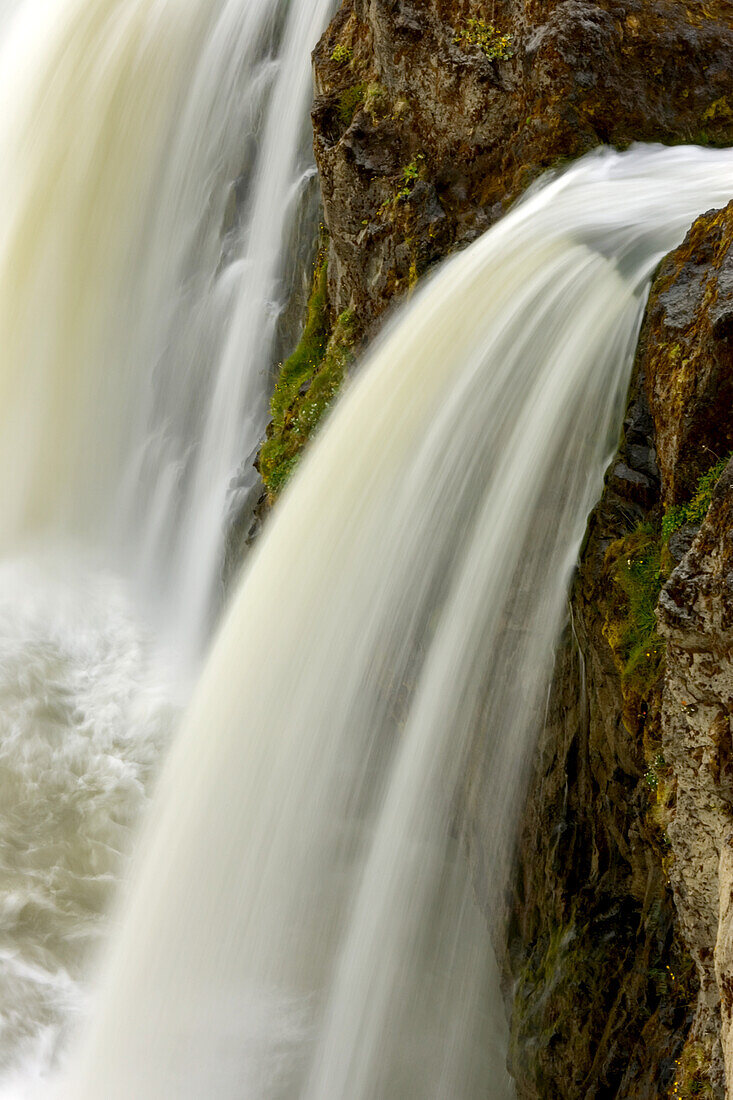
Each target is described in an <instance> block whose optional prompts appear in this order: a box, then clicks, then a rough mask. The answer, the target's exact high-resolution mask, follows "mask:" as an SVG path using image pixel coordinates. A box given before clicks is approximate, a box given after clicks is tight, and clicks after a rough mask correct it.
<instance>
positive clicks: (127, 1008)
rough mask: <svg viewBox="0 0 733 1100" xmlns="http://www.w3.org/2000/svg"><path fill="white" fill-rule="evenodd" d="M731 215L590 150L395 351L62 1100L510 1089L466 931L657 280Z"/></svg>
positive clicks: (356, 396)
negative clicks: (699, 230) (707, 229)
mask: <svg viewBox="0 0 733 1100" xmlns="http://www.w3.org/2000/svg"><path fill="white" fill-rule="evenodd" d="M732 190H733V153H731V152H720V151H718V152H714V151H705V150H700V149H684V148H677V149H662V148H657V149H644V148H636V149H633V150H631V151H629V152H627V153H624V154H620V155H619V154H615V153H610V152H606V153H603V154H597V155H593V156H591V157H589V158H586V159H585V160H584V161H582V162H580V163H579V164H577V165H575V166H574V167H573V168H571V169H570V170H569V171H568V172H567V173H565V174H564V175H563V176H562V177H560V178H556V179H554V180H552V181H550V182H549V183H547V184H546V185H545V186H543V187H542V188H541V189H540V190H538V191H536V192H535V193H534V194H533V195H532V196H530V197H529V198H528V199H527V200H526V201H524V202H523V203H522V204H521V205H520V206H519V207H517V208H516V209H515V210H514V211H513V212H512V213H511V214H509V215H508V216H507V217H506V218H505V219H504V220H503V221H502V222H501V223H500V224H499V225H498V226H496V227H495V228H494V229H493V230H492V231H491V232H490V233H488V234H486V235H485V236H484V237H483V238H482V239H481V240H479V241H478V242H476V243H475V244H474V245H473V246H472V247H471V248H470V249H468V250H467V251H466V252H465V253H463V254H462V255H460V256H459V257H457V258H455V259H454V260H453V261H451V262H450V263H449V264H448V265H447V266H445V267H444V268H443V269H442V270H441V272H440V273H439V274H438V275H437V277H435V278H434V279H433V280H432V281H431V282H430V284H429V285H428V287H427V288H426V289H425V290H423V291H422V292H421V293H420V294H419V295H418V296H417V297H416V298H415V300H414V301H413V302H412V303H411V304H410V305H409V307H407V309H406V310H405V312H404V313H403V315H402V317H401V318H399V319H398V320H397V321H396V323H395V324H393V326H392V328H391V330H390V331H389V333H388V334H387V335H386V337H385V338H384V339H383V340H382V342H381V345H380V347H379V348H378V350H376V351H375V352H374V354H373V356H372V359H371V362H370V364H369V365H368V366H367V367H366V368H365V369H364V371H363V373H362V374H361V376H360V377H359V378H358V379H357V381H356V383H355V384H354V385H353V386H352V388H351V390H350V392H348V393H347V394H346V395H345V397H344V400H343V401H342V402H341V404H340V407H339V408H338V409H337V410H336V412H335V413H334V415H333V417H332V418H331V420H330V422H329V423H328V424H327V426H326V428H325V430H324V431H323V434H322V436H321V437H320V439H319V440H318V441H317V443H316V445H315V446H314V448H313V449H312V451H311V453H310V455H309V456H308V458H307V459H306V461H305V462H304V463H303V465H302V468H301V469H300V471H299V472H298V474H297V475H296V477H295V479H294V483H293V485H292V486H291V488H290V490H289V491H288V492H287V494H286V497H285V499H284V500H283V501H282V503H281V504H280V505H279V507H278V509H277V512H276V513H275V515H274V516H273V519H272V522H271V525H270V528H269V530H268V531H267V533H266V535H265V537H264V538H263V540H262V542H261V544H260V546H259V548H258V550H257V552H256V554H255V556H254V559H253V560H252V562H251V564H250V567H249V569H248V572H247V575H246V577H245V578H244V581H243V583H242V585H241V587H240V589H239V591H238V593H237V594H236V596H235V598H234V600H233V604H232V607H231V609H230V611H229V613H228V616H227V618H226V620H225V623H224V625H223V627H222V629H221V632H220V634H219V636H218V639H217V641H216V643H215V646H214V649H213V652H212V655H211V657H210V660H209V663H208V666H207V668H206V670H205V672H204V674H203V677H202V680H201V682H200V684H199V687H198V691H197V693H196V696H195V699H194V702H193V704H192V707H191V709H190V712H189V714H188V718H187V721H186V722H185V724H184V728H183V731H182V733H181V735H180V736H179V738H178V740H177V742H176V744H175V746H174V748H173V752H172V754H171V757H170V758H169V761H168V766H167V770H166V771H165V773H164V776H163V780H162V783H161V786H160V789H159V792H158V801H157V805H156V812H155V813H154V814H153V815H152V816H151V822H150V826H149V829H148V832H147V834H146V836H145V843H143V844H142V845H141V852H140V856H141V863H140V866H139V867H138V870H137V875H136V877H135V880H134V883H133V888H132V892H131V896H130V898H129V904H128V907H127V910H126V912H125V914H124V920H123V922H122V926H121V928H120V930H119V935H118V936H117V938H116V940H115V942H114V944H113V948H112V951H111V955H110V959H109V962H108V966H107V971H106V976H105V979H104V982H103V984H102V994H101V997H100V1001H99V1004H98V1006H97V1011H96V1012H95V1013H94V1017H93V1021H92V1024H91V1027H90V1031H89V1034H88V1036H87V1039H86V1042H85V1043H84V1044H83V1046H82V1049H81V1051H80V1053H79V1055H78V1058H77V1060H76V1062H75V1064H74V1066H73V1068H72V1070H71V1071H70V1073H69V1075H68V1079H67V1083H66V1086H65V1087H66V1092H65V1093H64V1095H68V1096H69V1097H73V1098H74V1100H99V1097H102V1096H103V1097H105V1100H123V1098H124V1100H127V1098H129V1097H135V1098H136V1100H159V1098H160V1097H168V1096H171V1097H172V1096H175V1097H176V1098H178V1100H200V1098H202V1097H206V1098H207V1100H234V1098H235V1097H236V1098H237V1100H241V1098H243V1097H246V1098H252V1100H268V1098H273V1100H274V1098H291V1097H301V1098H307V1100H344V1097H349V1100H384V1098H387V1097H389V1098H392V1097H415V1098H420V1100H428V1098H430V1097H435V1098H447V1097H450V1098H451V1100H454V1098H466V1100H468V1098H474V1097H479V1096H481V1097H485V1096H490V1097H492V1098H493V1100H498V1098H500V1097H502V1096H505V1095H508V1094H509V1086H508V1084H507V1082H506V1079H505V1077H504V1074H503V1071H502V1059H503V1051H502V1041H503V1038H502V1034H501V1023H500V1020H501V999H500V997H499V993H498V989H497V981H496V975H495V974H494V973H492V964H491V952H490V949H489V937H488V927H489V925H490V924H491V922H492V921H495V920H497V919H498V914H499V912H500V909H501V897H502V891H503V887H504V884H505V881H506V872H507V867H508V862H509V859H510V856H511V849H512V837H513V832H514V828H515V823H516V818H517V811H518V807H519V806H520V804H521V796H522V790H523V778H524V775H525V770H526V767H527V761H528V758H529V756H530V754H531V749H532V741H533V736H534V734H535V732H536V729H537V726H538V722H539V716H538V708H540V707H541V700H542V694H543V690H544V688H545V687H546V682H547V677H548V673H549V670H550V665H551V659H552V649H553V643H554V641H555V639H556V637H557V634H558V631H559V629H560V626H561V623H562V619H563V605H564V601H565V593H566V586H567V583H568V578H569V575H570V572H571V570H572V568H573V562H574V560H575V557H576V554H577V550H578V545H579V542H580V539H581V537H582V533H583V528H584V524H585V517H586V515H587V513H588V510H589V508H590V507H591V505H592V503H593V501H594V499H595V498H596V497H597V495H598V493H599V490H600V485H601V478H602V473H603V469H604V465H605V463H606V462H607V461H608V458H609V456H610V454H611V453H612V451H613V448H614V444H615V439H616V432H617V430H618V424H619V420H620V414H621V409H622V402H623V396H624V391H625V384H626V381H627V378H628V371H629V365H630V361H631V357H632V351H633V346H634V343H635V337H636V334H637V331H638V326H639V322H640V317H641V311H642V309H643V300H644V293H645V289H646V287H647V284H648V280H649V278H650V274H651V272H652V270H653V268H654V266H655V264H656V263H657V261H658V260H659V258H660V257H661V255H662V254H664V253H665V252H666V251H668V250H669V249H670V248H672V247H673V246H674V245H675V244H676V243H678V241H679V240H680V239H681V237H682V235H683V233H684V230H685V228H686V226H687V225H689V223H690V222H691V220H692V219H693V218H694V216H695V215H696V214H698V213H699V212H700V211H702V210H704V209H705V208H706V207H709V206H711V205H716V204H721V203H724V202H726V201H727V200H728V199H729V197H730V194H731V191H732ZM478 826H480V840H478V841H477V839H476V837H475V835H474V833H475V831H476V829H477V827H478ZM466 849H468V850H469V852H470V854H471V858H470V859H466V858H465V852H466ZM479 857H480V858H479Z"/></svg>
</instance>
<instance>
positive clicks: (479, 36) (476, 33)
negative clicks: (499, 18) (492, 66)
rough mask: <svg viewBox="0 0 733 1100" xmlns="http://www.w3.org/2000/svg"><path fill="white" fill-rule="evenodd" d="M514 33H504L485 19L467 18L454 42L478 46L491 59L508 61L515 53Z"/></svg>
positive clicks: (460, 44)
mask: <svg viewBox="0 0 733 1100" xmlns="http://www.w3.org/2000/svg"><path fill="white" fill-rule="evenodd" d="M512 41H513V39H512V35H511V34H502V33H501V31H499V30H497V29H496V27H495V26H494V24H493V23H487V22H486V21H485V20H484V19H467V20H466V21H465V23H464V24H463V25H462V26H461V28H460V29H459V31H458V33H457V35H456V37H455V38H454V42H455V43H456V44H457V45H459V46H463V47H464V48H465V47H466V46H467V45H468V46H478V48H479V49H480V50H481V51H482V52H483V53H484V54H485V55H486V57H488V59H489V61H507V60H508V59H509V58H510V57H512V56H513V54H514V49H513V46H512Z"/></svg>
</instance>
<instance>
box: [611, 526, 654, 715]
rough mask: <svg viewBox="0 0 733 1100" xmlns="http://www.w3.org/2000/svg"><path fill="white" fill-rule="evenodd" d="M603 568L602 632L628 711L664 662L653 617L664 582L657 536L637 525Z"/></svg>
mask: <svg viewBox="0 0 733 1100" xmlns="http://www.w3.org/2000/svg"><path fill="white" fill-rule="evenodd" d="M605 568H606V570H607V573H608V574H609V575H610V580H611V582H612V586H613V591H612V594H611V600H610V601H609V605H608V607H607V608H606V617H605V624H604V628H603V633H604V635H605V637H606V639H607V641H608V643H609V645H610V646H611V649H612V650H613V652H614V656H615V657H616V660H617V664H618V666H619V671H620V674H621V687H622V690H623V691H624V696H625V699H626V701H627V702H628V703H629V705H630V706H631V707H632V708H633V707H634V706H635V705H638V704H639V702H640V701H641V700H643V699H645V697H646V696H647V695H648V693H649V691H650V689H651V688H652V687H653V686H654V684H655V683H656V682H657V680H658V679H659V676H660V673H661V669H662V663H663V660H664V642H663V640H662V638H661V637H660V636H659V634H658V632H657V620H656V616H655V608H656V606H657V600H658V599H659V593H660V591H661V588H662V584H663V582H664V576H663V572H662V562H661V541H660V538H659V534H658V533H657V532H656V531H655V530H654V528H653V527H652V526H651V524H648V523H643V524H639V526H638V527H636V528H635V529H634V530H633V531H632V532H631V533H630V534H628V535H626V536H625V537H624V538H622V539H618V540H617V541H616V542H614V543H612V544H611V546H610V547H609V548H608V550H607V552H606V560H605ZM625 717H626V718H627V720H628V719H629V718H631V717H632V715H630V714H627V715H625ZM627 724H629V722H628V721H627Z"/></svg>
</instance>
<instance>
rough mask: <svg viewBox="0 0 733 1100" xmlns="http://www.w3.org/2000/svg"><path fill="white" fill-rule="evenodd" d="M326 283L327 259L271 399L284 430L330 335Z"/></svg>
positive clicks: (278, 425)
mask: <svg viewBox="0 0 733 1100" xmlns="http://www.w3.org/2000/svg"><path fill="white" fill-rule="evenodd" d="M327 283H328V261H327V260H326V259H325V258H324V259H322V261H321V262H320V264H319V265H318V267H317V268H316V272H315V277H314V280H313V290H312V291H311V296H310V298H309V300H308V312H307V316H306V322H305V328H304V329H303V335H302V336H301V338H300V341H299V343H298V346H297V347H296V349H295V351H294V352H293V354H292V355H291V356H290V357H289V358H288V359H286V360H285V362H284V363H283V364H282V366H281V367H280V373H279V375H278V379H277V383H276V385H275V389H274V391H273V394H272V398H271V400H270V414H271V416H272V422H273V425H274V426H275V428H276V429H278V430H280V429H282V427H283V425H284V421H285V416H286V413H287V411H288V409H289V408H290V407H291V405H292V404H293V401H294V400H295V398H296V396H297V394H298V390H299V389H300V387H301V386H302V385H303V384H304V383H306V382H307V381H309V380H310V379H311V378H312V377H313V374H314V372H315V371H316V369H317V368H318V365H319V363H320V362H321V359H322V358H323V354H324V352H325V350H326V344H327V343H328V337H329V335H330V331H329V328H330V326H329V323H328V310H327V298H326V296H327Z"/></svg>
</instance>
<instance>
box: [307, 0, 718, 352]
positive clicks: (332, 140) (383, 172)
mask: <svg viewBox="0 0 733 1100" xmlns="http://www.w3.org/2000/svg"><path fill="white" fill-rule="evenodd" d="M470 19H478V20H483V21H484V25H485V26H486V25H488V24H489V23H493V24H494V25H495V27H496V31H497V34H501V35H506V36H508V39H507V43H508V45H507V46H506V48H504V49H498V50H497V51H495V52H496V55H495V56H493V57H490V56H487V54H486V53H485V52H483V51H482V49H481V48H480V47H479V46H478V45H476V44H472V43H470V42H467V41H466V40H465V38H462V37H461V36H462V32H463V31H464V30H465V27H466V26H467V24H468V20H470ZM314 62H315V74H316V87H317V99H316V103H315V106H314V112H313V123H314V133H315V152H316V158H317V162H318V168H319V172H320V177H321V184H322V191H323V202H324V211H325V220H326V223H327V225H328V228H329V231H330V234H331V240H332V254H331V256H330V259H329V265H330V266H329V271H330V273H331V274H330V294H331V306H332V310H333V312H334V314H337V313H339V312H340V311H342V310H343V309H346V308H350V309H353V310H355V312H356V314H357V315H358V318H359V320H360V323H361V325H362V328H364V329H370V328H372V327H373V326H374V323H375V321H376V319H377V318H378V317H379V316H380V315H381V314H382V313H383V311H384V310H385V309H386V308H387V306H388V305H389V302H390V301H391V300H392V298H394V297H395V296H399V295H400V294H403V293H405V292H406V291H407V290H408V289H409V288H410V286H411V285H413V283H414V280H415V278H417V277H419V276H420V275H421V274H422V273H423V272H424V271H425V270H427V269H428V268H429V266H430V265H431V264H432V263H434V262H435V261H436V260H437V259H439V258H440V257H442V256H443V255H445V254H446V252H448V251H451V250H453V249H456V248H460V247H463V246H464V245H465V244H467V243H468V242H469V241H470V240H472V239H474V238H475V237H476V235H477V234H478V233H480V232H482V231H483V230H484V229H485V228H486V227H487V226H488V225H490V224H492V223H493V222H494V221H495V220H496V219H497V217H499V216H500V215H501V213H502V212H503V210H505V209H506V208H507V206H508V205H509V204H510V203H511V202H512V201H514V199H515V198H517V196H519V195H520V194H521V193H522V191H523V190H524V189H525V188H526V186H527V185H528V184H529V183H530V182H531V181H532V180H533V179H535V178H536V177H537V176H538V175H539V174H540V173H541V172H542V171H544V170H545V169H546V168H548V167H553V166H555V165H557V164H559V163H562V162H564V161H565V160H567V159H568V158H572V157H577V156H580V155H581V154H582V153H584V152H587V151H588V150H589V149H591V148H593V147H594V146H597V145H599V144H601V143H612V144H615V145H617V146H620V147H623V146H625V145H627V144H628V143H629V142H631V141H634V140H641V141H666V142H680V141H699V142H702V143H718V144H725V143H730V142H733V95H732V93H731V84H730V72H731V70H732V69H733V21H732V20H731V8H730V3H729V2H728V0H709V2H708V3H707V4H706V5H705V9H704V13H703V10H702V9H701V8H700V6H699V5H698V4H695V3H692V2H690V3H681V2H678V0H564V2H560V3H558V2H557V0H531V2H527V3H525V2H523V0H522V2H520V0H499V2H497V3H495V4H493V5H491V8H490V10H489V9H487V8H486V6H485V5H484V3H483V2H482V0H462V3H460V4H458V5H456V4H453V3H449V2H448V0H424V2H422V3H415V2H413V3H407V2H405V0H401V2H399V3H395V2H393V0H344V2H343V3H342V5H341V7H340V9H339V11H338V13H337V15H336V16H335V18H334V20H333V22H332V23H331V25H330V27H329V28H328V30H327V31H326V33H325V34H324V36H323V38H322V39H321V41H320V42H319V44H318V46H317V48H316V50H315V52H314ZM354 97H356V98H360V106H359V107H358V109H357V110H355V111H354V112H353V114H352V115H349V112H348V110H346V105H347V104H348V103H349V102H350V101H351V100H353V99H354ZM375 97H376V100H378V101H379V108H378V109H375ZM416 158H422V159H420V160H418V161H417V164H418V166H419V175H420V179H421V180H423V181H425V182H426V183H428V184H429V185H430V186H431V188H432V193H433V195H434V201H435V202H437V203H438V204H439V206H440V208H441V211H442V217H441V218H440V219H439V220H440V226H439V229H437V231H436V220H435V217H432V218H425V217H423V216H421V215H420V213H419V211H414V210H413V208H412V207H413V202H417V199H418V196H417V195H416V196H415V198H414V199H413V198H412V197H411V196H410V195H409V194H408V195H406V196H405V197H404V199H403V200H402V201H401V202H400V203H399V204H398V207H396V206H395V203H394V199H395V196H396V195H397V194H399V193H400V192H402V191H403V190H404V189H405V181H404V178H403V173H404V170H405V168H407V167H408V166H409V165H410V164H412V163H413V162H414V161H416ZM409 190H410V188H409V186H408V191H409ZM365 227H368V228H369V231H368V232H367V233H366V234H365V235H363V236H362V231H363V230H364V228H365ZM401 246H404V247H401ZM703 274H704V264H703V265H702V266H701V268H700V272H699V277H700V278H702V277H703ZM687 278H688V280H689V282H690V283H691V284H692V283H693V282H694V279H695V272H694V270H692V269H690V271H689V272H688V273H687ZM690 293H692V294H693V296H694V288H691V291H690ZM690 293H687V292H686V291H685V289H684V288H683V287H682V286H679V287H677V286H676V287H673V288H670V290H669V295H670V297H669V302H668V305H669V307H670V308H669V321H670V325H674V324H677V325H679V326H684V324H685V323H686V321H685V318H686V317H687V316H689V310H690V308H691V304H690V303H691V297H690ZM728 316H729V314H728V313H727V312H726V310H725V309H722V311H721V315H720V319H719V320H718V321H716V322H714V324H717V325H718V327H719V329H720V331H721V332H725V331H728V325H729V320H728V319H727V318H728Z"/></svg>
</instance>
